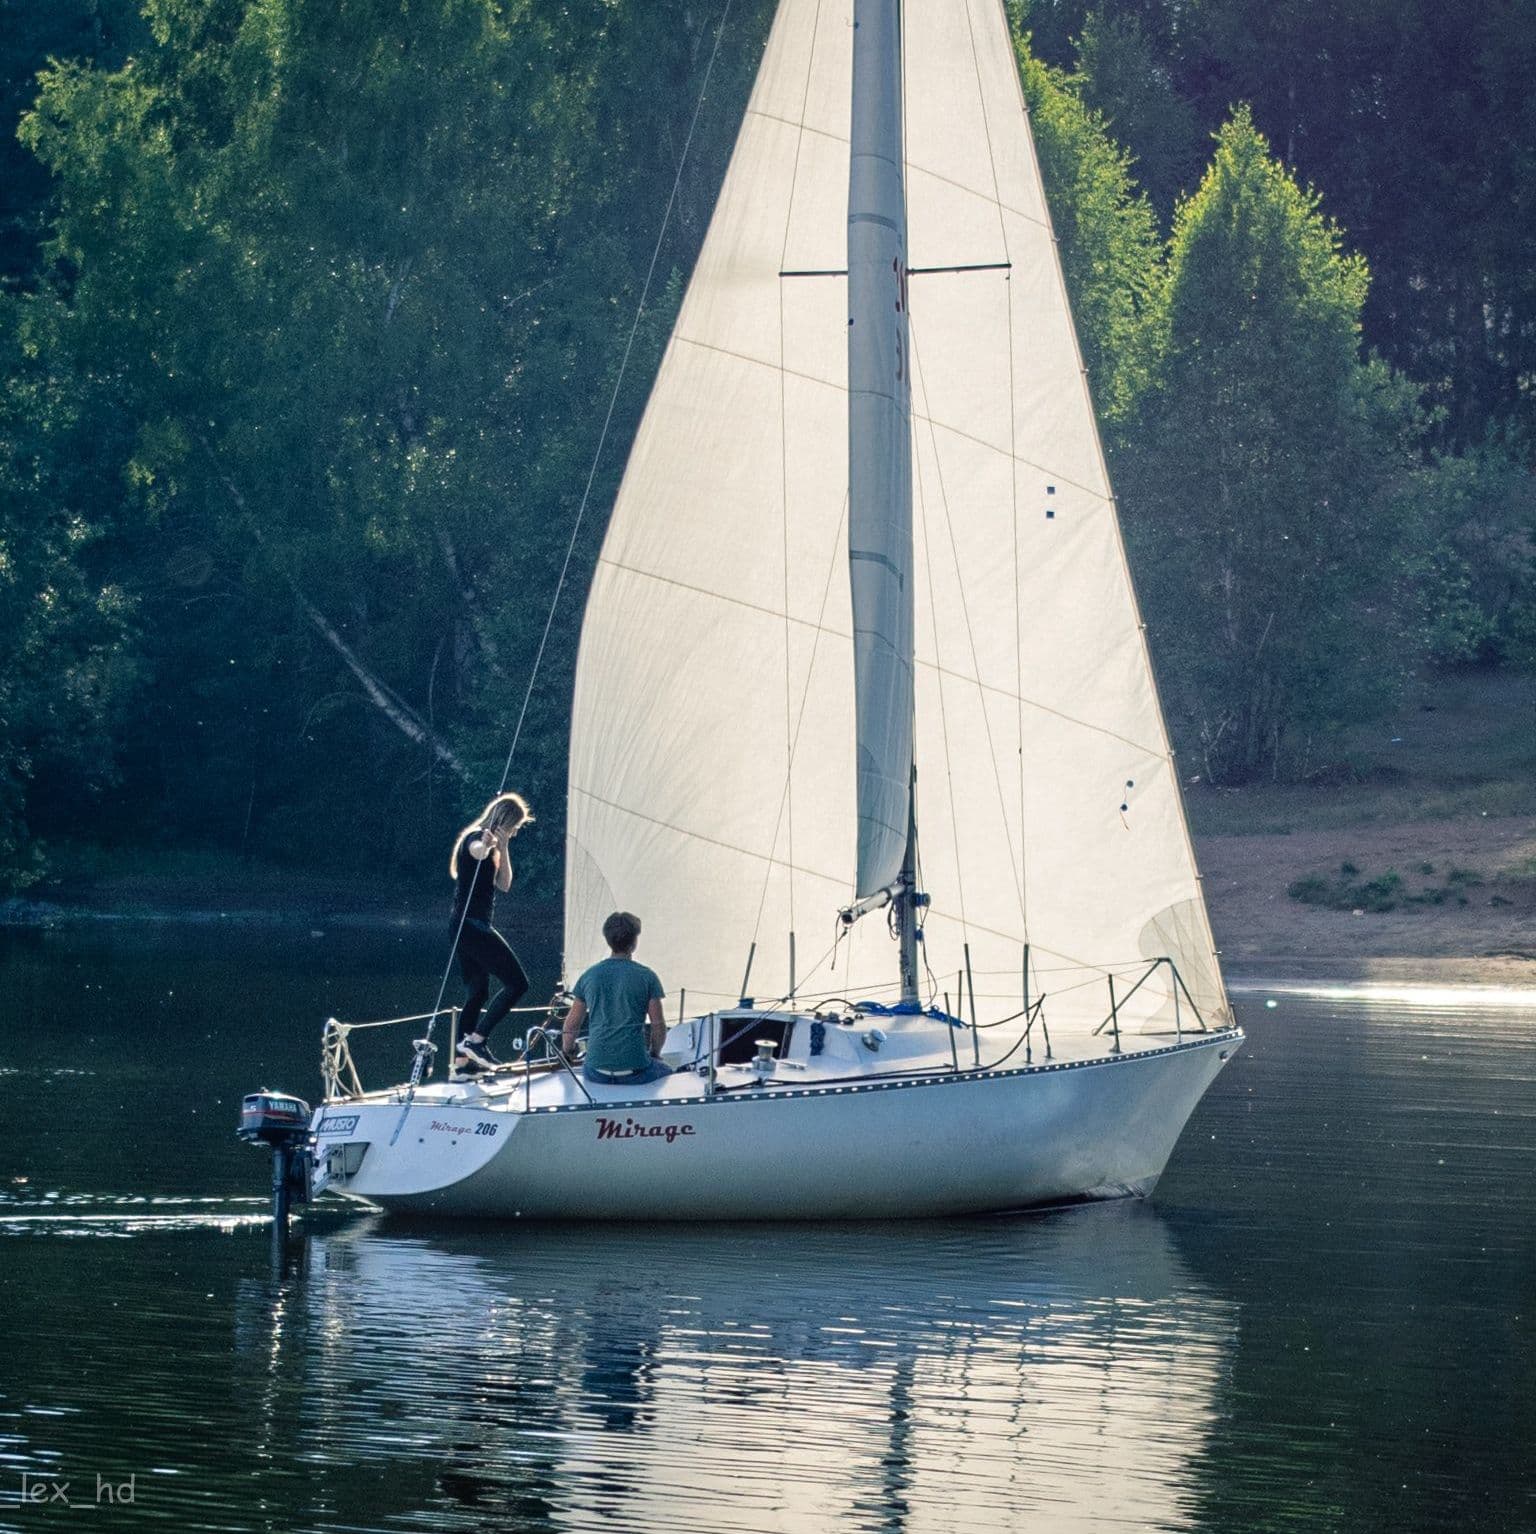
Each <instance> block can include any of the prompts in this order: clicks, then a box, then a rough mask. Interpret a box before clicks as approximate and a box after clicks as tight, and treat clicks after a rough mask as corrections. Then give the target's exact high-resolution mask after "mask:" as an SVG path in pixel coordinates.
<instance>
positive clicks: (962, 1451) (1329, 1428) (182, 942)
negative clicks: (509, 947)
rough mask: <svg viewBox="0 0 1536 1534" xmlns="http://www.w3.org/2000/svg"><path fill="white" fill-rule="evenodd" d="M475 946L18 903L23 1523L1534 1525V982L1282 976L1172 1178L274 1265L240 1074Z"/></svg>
mask: <svg viewBox="0 0 1536 1534" xmlns="http://www.w3.org/2000/svg"><path fill="white" fill-rule="evenodd" d="M535 958H536V959H537V955H536V956H535ZM432 961H433V951H432V948H431V944H430V943H424V942H423V941H422V940H420V939H410V940H408V939H396V938H387V939H386V938H375V939H365V938H362V937H355V936H351V937H340V938H338V937H334V936H327V937H324V938H310V937H308V936H307V935H297V936H295V935H288V934H278V933H275V932H274V933H268V934H261V935H258V936H256V937H248V938H245V939H243V940H240V941H238V942H237V941H235V940H233V939H232V938H231V937H230V936H229V934H227V933H224V932H222V931H220V930H218V929H206V930H190V929H178V930H170V931H162V932H159V933H157V932H155V931H154V930H151V929H144V928H132V929H129V928H120V929H116V930H113V931H106V932H103V931H99V930H93V931H91V932H81V931H74V932H64V933H59V934H9V935H0V1323H3V1327H4V1346H3V1353H0V1529H5V1530H11V1529H17V1530H23V1529H24V1530H37V1529H50V1530H77V1529H78V1530H87V1529H93V1528H103V1529H105V1528H112V1529H117V1528H132V1527H138V1526H144V1525H158V1526H170V1525H174V1526H176V1527H178V1528H182V1529H197V1530H240V1531H244V1530H271V1531H275V1534H276V1531H280V1534H290V1531H321V1530H325V1531H330V1530H336V1531H342V1530H347V1531H352V1530H370V1531H371V1530H398V1531H407V1534H410V1531H426V1530H453V1531H460V1530H462V1531H471V1530H492V1529H495V1530H517V1531H522V1530H530V1531H535V1530H546V1529H560V1530H583V1529H593V1530H596V1529H603V1530H612V1529H619V1530H636V1531H646V1530H665V1531H667V1534H679V1531H684V1530H699V1531H736V1530H793V1531H799V1530H807V1531H815V1530H822V1529H837V1530H840V1531H841V1530H866V1529H868V1530H914V1531H916V1530H957V1531H958V1530H969V1529H976V1528H988V1529H1007V1530H1040V1531H1056V1530H1064V1531H1074V1530H1085V1531H1086V1530H1104V1529H1109V1530H1117V1529H1137V1530H1142V1529H1146V1530H1175V1529H1177V1530H1206V1531H1211V1534H1234V1531H1248V1530H1341V1531H1344V1530H1347V1531H1351V1534H1357V1531H1362V1530H1381V1531H1392V1534H1404V1531H1413V1530H1442V1529H1443V1530H1476V1531H1480V1534H1481V1531H1504V1530H1510V1531H1526V1530H1536V1463H1533V1453H1536V1342H1533V1320H1536V1004H1532V1003H1530V1002H1527V1003H1526V1004H1524V1005H1522V1004H1521V1001H1520V998H1518V997H1510V996H1503V997H1501V996H1483V997H1476V998H1469V997H1468V996H1465V995H1458V994H1456V993H1446V994H1439V995H1437V994H1433V993H1413V994H1409V995H1405V996H1394V997H1389V996H1383V995H1380V994H1371V993H1358V994H1350V993H1348V992H1342V991H1341V992H1329V991H1327V990H1326V988H1322V989H1320V990H1315V991H1313V992H1310V993H1309V992H1307V991H1306V990H1305V989H1304V988H1299V987H1284V986H1281V985H1276V986H1274V987H1271V988H1268V989H1265V990H1261V991H1258V992H1244V993H1243V994H1240V995H1239V997H1238V1002H1239V1013H1240V1016H1241V1018H1242V1021H1243V1023H1244V1024H1245V1026H1246V1027H1247V1028H1248V1030H1249V1034H1250V1042H1249V1045H1248V1047H1247V1048H1246V1050H1245V1051H1244V1052H1243V1053H1242V1054H1241V1055H1240V1056H1239V1057H1238V1058H1237V1059H1236V1060H1235V1061H1234V1063H1233V1064H1232V1065H1231V1066H1229V1067H1228V1069H1227V1070H1226V1072H1225V1073H1224V1074H1223V1075H1222V1077H1221V1078H1220V1079H1219V1080H1218V1082H1217V1083H1216V1086H1215V1088H1214V1089H1213V1091H1212V1092H1211V1094H1210V1095H1209V1097H1208V1098H1207V1099H1206V1100H1205V1102H1204V1103H1203V1104H1202V1105H1201V1107H1200V1109H1199V1110H1198V1111H1197V1113H1196V1115H1195V1117H1194V1119H1193V1120H1192V1122H1191V1124H1190V1126H1189V1128H1188V1130H1187V1131H1186V1133H1185V1136H1184V1138H1183V1140H1182V1142H1181V1143H1180V1145H1179V1148H1178V1150H1177V1152H1176V1153H1175V1156H1174V1159H1173V1161H1172V1163H1171V1164H1170V1166H1169V1169H1168V1172H1167V1175H1166V1177H1165V1178H1164V1180H1163V1183H1162V1185H1161V1187H1160V1189H1159V1191H1158V1195H1157V1197H1156V1199H1155V1200H1154V1201H1152V1202H1151V1203H1150V1204H1142V1205H1113V1206H1097V1207H1089V1208H1082V1209H1076V1210H1072V1211H1069V1212H1064V1213H1058V1214H1051V1215H1046V1216H1040V1217H1035V1218H1029V1219H1014V1220H977V1221H964V1222H945V1223H928V1224H922V1225H911V1226H902V1225H869V1226H845V1227H838V1228H820V1227H782V1228H775V1227H740V1228H723V1229H722V1228H715V1229H649V1230H623V1229H585V1230H574V1229H573V1230H551V1229H535V1228H512V1229H505V1228H493V1227H483V1228H458V1229H452V1228H450V1229H441V1228H422V1227H406V1226H397V1225H390V1224H387V1223H384V1222H382V1221H378V1220H375V1219H371V1218H368V1217H366V1216H357V1215H351V1214H349V1213H347V1212H345V1211H341V1210H338V1211H336V1212H334V1213H330V1214H327V1215H325V1216H323V1217H322V1218H319V1219H313V1218H312V1219H311V1221H310V1228H311V1229H312V1230H313V1231H314V1234H312V1235H310V1236H309V1237H308V1239H307V1240H306V1241H305V1242H304V1243H303V1244H302V1245H301V1246H300V1247H299V1248H298V1249H297V1250H296V1251H295V1254H294V1256H293V1257H292V1259H291V1261H290V1262H289V1263H288V1265H287V1266H286V1268H276V1267H274V1265H273V1263H272V1261H271V1254H270V1243H269V1239H268V1232H267V1229H266V1227H265V1224H264V1221H263V1213H264V1210H265V1196H264V1180H265V1177H266V1170H267V1169H266V1162H265V1157H264V1156H263V1155H261V1154H259V1153H257V1152H255V1151H252V1150H250V1149H249V1148H247V1147H244V1146H242V1145H240V1144H238V1143H237V1142H236V1141H235V1139H234V1137H233V1133H232V1130H233V1125H234V1120H235V1117H236V1112H237V1109H238V1105H239V1098H240V1096H241V1094H242V1093H244V1092H245V1091H248V1090H252V1089H254V1088H256V1087H258V1086H263V1085H269V1086H274V1087H277V1086H281V1087H286V1088H289V1089H291V1090H295V1091H298V1092H300V1093H301V1094H305V1095H311V1096H312V1095H313V1094H314V1092H315V1089H316V1078H317V1060H316V1054H317V1036H318V1024H319V1021H320V1019H321V1018H323V1017H324V1016H325V1015H326V1014H327V1013H330V1012H336V1013H338V1014H340V1015H342V1016H350V1017H354V1018H356V1017H365V1016H384V1015H388V1014H389V1013H391V1012H397V1011H401V1010H407V1009H410V1010H415V1009H417V1008H424V1007H425V1006H426V1005H427V1004H429V1003H430V1002H431V1000H432V997H433V994H435V988H436V981H435V978H434V976H433V973H432ZM533 968H534V969H535V981H536V983H538V984H540V985H547V983H548V982H549V981H550V980H551V979H552V978H553V976H552V973H551V972H550V970H551V963H549V962H546V963H545V964H544V965H543V970H544V972H543V973H540V972H539V969H540V966H539V965H538V964H537V963H535V965H534V966H533ZM1269 1000H1273V1001H1274V1002H1275V1005H1274V1006H1273V1007H1270V1006H1268V1005H1267V1002H1268V1001H1269ZM391 1063H392V1064H393V1065H394V1073H395V1074H401V1073H403V1070H404V1067H405V1065H406V1063H407V1062H406V1061H405V1060H404V1059H395V1060H394V1061H393V1062H391ZM23 1475H26V1476H27V1477H28V1481H27V1485H28V1488H29V1489H31V1490H32V1491H34V1492H36V1491H37V1490H38V1489H39V1488H40V1489H41V1493H42V1495H43V1496H44V1497H45V1498H52V1499H53V1500H45V1501H43V1502H41V1503H29V1504H26V1505H23V1504H22V1503H21V1501H20V1495H21V1491H22V1477H23ZM34 1478H36V1479H34ZM98 1478H100V1479H99V1482H98ZM60 1483H67V1490H66V1491H64V1492H63V1493H62V1494H60V1495H59V1496H58V1497H55V1496H54V1488H55V1487H56V1486H58V1485H59V1484H60ZM98 1485H99V1486H100V1490H99V1491H98ZM109 1496H110V1497H115V1498H117V1500H115V1501H114V1500H108V1498H109ZM130 1496H131V1498H132V1500H131V1502H130V1501H128V1500H127V1499H128V1497H130ZM65 1497H67V1498H68V1503H67V1505H66V1504H65V1502H64V1500H63V1498H65Z"/></svg>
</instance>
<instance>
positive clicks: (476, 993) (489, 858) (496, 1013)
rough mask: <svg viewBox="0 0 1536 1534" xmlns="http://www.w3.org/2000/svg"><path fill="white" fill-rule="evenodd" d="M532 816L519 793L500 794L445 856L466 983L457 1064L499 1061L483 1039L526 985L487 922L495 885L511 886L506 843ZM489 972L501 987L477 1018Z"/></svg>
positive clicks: (452, 932) (483, 1065) (484, 1066)
mask: <svg viewBox="0 0 1536 1534" xmlns="http://www.w3.org/2000/svg"><path fill="white" fill-rule="evenodd" d="M532 819H533V815H532V813H531V812H530V810H529V808H528V804H527V801H526V800H525V799H524V798H523V796H522V795H521V794H498V795H497V796H496V797H495V798H494V799H492V800H491V802H490V803H489V804H488V805H486V807H485V808H484V809H483V810H481V812H480V814H479V815H478V816H477V817H476V818H475V819H474V820H472V821H471V822H470V823H469V824H468V825H467V826H465V827H464V829H463V830H462V831H460V832H459V834H458V835H457V836H456V837H455V838H454V841H453V852H452V853H451V854H450V856H449V859H448V877H449V878H450V879H452V880H453V883H454V895H453V920H452V923H451V925H450V927H449V929H448V930H449V941H450V942H452V941H455V940H456V941H457V944H458V957H459V971H460V973H461V974H462V975H463V976H464V984H465V985H467V986H468V987H469V993H468V995H466V996H465V998H464V1009H463V1011H462V1012H461V1013H460V1014H459V1045H458V1050H457V1052H456V1054H455V1056H454V1061H453V1063H454V1067H455V1069H459V1070H462V1069H463V1068H464V1067H465V1066H466V1065H468V1066H470V1067H471V1068H474V1067H478V1068H479V1069H481V1070H490V1069H491V1068H492V1067H493V1066H496V1065H499V1064H500V1063H501V1062H500V1061H499V1060H497V1058H496V1056H495V1055H493V1054H492V1053H491V1051H490V1046H489V1045H488V1044H487V1043H486V1040H487V1038H489V1036H490V1032H491V1029H493V1028H494V1027H495V1026H496V1024H497V1023H499V1022H500V1021H501V1020H502V1018H504V1017H505V1016H506V1015H507V1013H508V1012H510V1011H511V1010H512V1008H513V1007H515V1006H516V1005H517V1004H518V1002H520V1001H521V1000H522V999H523V996H524V995H525V994H526V993H527V990H528V976H527V975H526V974H524V973H523V966H522V965H521V964H519V963H518V960H517V955H516V954H515V953H513V952H512V948H511V945H510V944H509V943H508V942H507V940H506V939H505V938H504V937H503V936H502V935H501V934H500V933H499V932H498V931H497V930H496V929H495V928H494V927H493V926H492V925H491V915H492V911H493V908H494V907H495V904H496V892H497V890H500V891H502V893H505V892H506V891H507V890H509V889H511V888H512V858H511V855H510V853H509V851H508V844H509V843H510V842H511V840H512V838H513V837H514V836H516V835H517V833H518V832H519V831H521V830H522V829H523V827H524V826H526V825H528V824H529V822H531V821H532ZM493 975H494V976H495V978H496V979H497V980H499V981H500V982H501V992H500V994H499V995H498V996H497V997H496V1000H495V1001H493V1002H492V1003H491V1005H490V1007H489V1008H487V1009H486V1013H485V1016H484V1017H481V1015H480V1009H481V1008H482V1007H484V1006H485V1001H486V998H487V997H488V996H489V995H490V993H491V977H492V976H493Z"/></svg>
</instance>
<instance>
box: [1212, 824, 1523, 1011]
mask: <svg viewBox="0 0 1536 1534" xmlns="http://www.w3.org/2000/svg"><path fill="white" fill-rule="evenodd" d="M1195 850H1196V855H1197V857H1198V859H1199V862H1200V868H1201V872H1202V874H1203V875H1204V879H1205V891H1206V899H1207V902H1208V904H1209V907H1210V912H1211V924H1212V926H1213V927H1214V929H1215V932H1216V941H1217V944H1218V946H1219V947H1220V949H1221V952H1222V958H1223V961H1224V963H1225V965H1226V967H1227V968H1228V969H1229V970H1231V971H1233V972H1234V973H1266V974H1298V973H1300V974H1307V973H1311V974H1324V973H1326V974H1328V975H1329V976H1333V977H1346V978H1356V977H1358V978H1361V979H1366V978H1373V977H1375V978H1391V979H1405V978H1412V977H1417V978H1422V979H1424V980H1426V981H1431V980H1438V981H1442V982H1443V983H1446V984H1486V985H1514V984H1518V985H1528V986H1536V817H1530V816H1512V817H1483V816H1479V817H1476V818H1472V819H1457V820H1426V821H1414V822H1412V823H1409V824H1403V825H1369V826H1351V827H1347V828H1344V829H1335V830H1319V831H1297V832H1293V833H1292V834H1290V835H1286V836H1277V835H1265V836H1257V835H1255V836H1206V837H1201V838H1199V839H1198V840H1197V842H1196V846H1195ZM1346 862H1348V863H1351V864H1353V865H1354V866H1355V867H1356V868H1357V869H1358V870H1359V874H1358V876H1357V877H1358V878H1362V879H1368V878H1372V877H1375V876H1377V875H1381V874H1384V873H1386V872H1387V871H1388V870H1389V869H1390V870H1395V871H1396V872H1397V873H1399V874H1400V875H1401V876H1402V877H1403V879H1404V880H1405V882H1406V884H1407V886H1408V887H1409V889H1411V890H1412V889H1420V888H1434V887H1437V886H1438V887H1442V888H1443V887H1444V885H1445V883H1446V880H1447V878H1448V877H1449V876H1450V875H1451V873H1452V872H1453V871H1455V872H1456V873H1457V874H1458V876H1459V879H1460V882H1459V883H1458V894H1457V895H1456V896H1455V897H1453V898H1451V899H1448V900H1446V901H1445V903H1443V904H1440V905H1410V906H1407V907H1404V908H1402V909H1398V910H1393V911H1380V912H1372V911H1361V910H1342V911H1334V910H1327V909H1323V908H1321V907H1318V906H1308V905H1303V904H1302V903H1301V902H1300V901H1297V900H1294V899H1292V898H1291V897H1290V896H1289V895H1288V894H1287V893H1286V891H1287V890H1288V888H1289V887H1290V885H1291V884H1292V883H1294V882H1295V881H1296V880H1298V879H1302V878H1305V877H1307V876H1308V875H1313V874H1316V875H1320V876H1322V877H1324V878H1328V879H1332V878H1335V877H1337V876H1338V874H1339V869H1340V866H1341V865H1342V864H1344V863H1346ZM1426 867H1427V868H1430V869H1433V870H1434V872H1433V873H1425V872H1423V870H1424V869H1425V868H1426ZM1467 876H1471V877H1472V878H1475V879H1476V880H1477V881H1479V882H1476V883H1473V882H1471V881H1470V879H1469V878H1468V877H1467ZM1462 901H1464V902H1465V903H1462Z"/></svg>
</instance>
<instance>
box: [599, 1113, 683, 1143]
mask: <svg viewBox="0 0 1536 1534" xmlns="http://www.w3.org/2000/svg"><path fill="white" fill-rule="evenodd" d="M692 1133H693V1125H692V1124H637V1123H636V1122H635V1121H634V1120H633V1119H625V1120H624V1122H623V1123H622V1124H621V1123H620V1122H619V1121H618V1120H617V1119H604V1118H600V1119H598V1121H597V1137H598V1139H599V1140H665V1141H666V1142H667V1144H668V1145H670V1144H671V1143H672V1142H673V1141H674V1140H675V1139H677V1137H678V1136H679V1135H691V1134H692Z"/></svg>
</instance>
